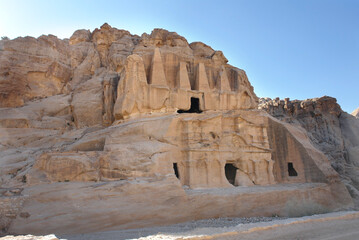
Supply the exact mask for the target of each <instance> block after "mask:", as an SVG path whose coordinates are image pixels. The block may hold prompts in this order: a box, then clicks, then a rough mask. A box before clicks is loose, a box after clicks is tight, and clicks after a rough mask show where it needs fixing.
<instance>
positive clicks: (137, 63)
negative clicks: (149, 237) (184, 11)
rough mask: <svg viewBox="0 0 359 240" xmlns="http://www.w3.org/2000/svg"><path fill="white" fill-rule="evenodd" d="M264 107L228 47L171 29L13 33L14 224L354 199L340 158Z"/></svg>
mask: <svg viewBox="0 0 359 240" xmlns="http://www.w3.org/2000/svg"><path fill="white" fill-rule="evenodd" d="M257 104H258V99H257V97H256V95H255V93H254V91H253V87H252V86H251V85H250V83H249V81H248V79H247V76H246V74H245V72H244V71H243V70H240V69H238V68H236V67H233V66H231V65H229V64H228V63H227V59H226V58H225V57H224V55H223V53H222V52H221V51H215V50H213V49H212V48H211V47H209V46H207V45H205V44H204V43H199V42H196V43H191V44H189V43H188V42H187V40H186V39H185V38H183V37H181V36H179V35H178V34H177V33H174V32H169V31H167V30H163V29H155V30H153V31H152V33H151V34H143V35H142V36H141V37H140V36H137V35H131V34H130V33H129V32H128V31H125V30H119V29H116V28H112V27H111V26H109V25H108V24H104V25H103V26H102V27H101V28H100V29H96V30H94V31H93V32H90V31H88V30H78V31H76V32H75V33H74V34H73V36H72V37H71V38H70V39H64V40H61V39H58V38H56V37H55V36H51V35H50V36H41V37H39V38H38V39H35V38H31V37H26V38H17V39H14V40H1V41H0V206H1V209H0V229H1V230H2V232H3V233H16V234H20V233H22V234H25V233H34V234H39V233H41V234H46V233H53V232H54V233H75V232H91V231H101V230H109V229H118V228H131V227H145V226H153V225H156V224H168V223H175V222H180V221H187V220H191V219H200V218H212V217H226V216H256V215H257V216H258V215H263V216H270V215H274V214H279V215H283V216H298V215H304V214H312V213H318V212H327V211H334V210H338V209H344V208H349V207H352V206H353V203H352V199H351V197H350V195H349V193H348V191H347V189H346V188H345V187H344V185H343V184H342V182H341V179H340V177H339V175H338V173H337V172H336V171H334V170H333V168H332V167H331V163H333V159H336V158H337V156H341V155H340V152H339V154H338V155H336V154H337V152H336V151H335V150H333V151H329V152H330V153H331V154H329V155H328V154H327V151H326V150H327V148H320V147H318V146H317V145H316V144H317V143H315V142H314V143H313V139H314V138H313V136H311V135H310V134H311V131H306V129H305V128H303V126H301V125H299V124H298V125H297V126H293V125H290V124H286V123H283V122H281V121H278V120H277V119H275V118H273V117H271V116H270V115H269V114H267V113H266V112H264V111H260V110H257ZM334 112H335V111H334ZM331 119H334V120H335V118H334V117H333V118H331ZM341 121H342V122H343V123H344V121H347V122H349V121H352V120H351V118H348V119H344V118H342V120H341ZM344 124H346V123H344ZM349 126H350V128H353V129H347V130H346V131H343V134H346V139H348V141H349V142H350V144H352V145H350V146H352V150H351V153H353V155H355V154H354V153H355V149H356V146H357V145H355V144H354V142H355V141H354V140H353V139H355V136H354V135H352V133H354V132H355V131H357V130H358V129H357V128H356V127H353V126H354V125H352V124H349V125H348V127H349ZM338 129H339V128H333V132H331V135H330V136H331V139H332V138H333V139H334V140H335V136H336V133H337V131H339V130H338ZM308 132H309V136H308ZM319 135H320V132H318V136H319ZM332 135H333V136H332ZM349 142H348V143H342V145H340V146H346V149H348V146H349V145H348V144H349ZM328 149H329V150H331V148H330V147H329V148H328ZM323 152H324V153H325V154H326V155H325V154H323ZM328 158H329V160H328ZM353 161H354V160H353ZM332 165H333V164H332ZM334 167H335V166H334ZM353 171H355V169H354V170H353ZM352 181H354V180H353V179H352ZM347 186H348V185H347Z"/></svg>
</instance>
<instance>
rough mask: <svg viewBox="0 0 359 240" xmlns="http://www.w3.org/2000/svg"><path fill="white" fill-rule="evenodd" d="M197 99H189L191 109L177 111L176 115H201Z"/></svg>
mask: <svg viewBox="0 0 359 240" xmlns="http://www.w3.org/2000/svg"><path fill="white" fill-rule="evenodd" d="M201 112H202V111H201V109H200V107H199V98H195V97H191V108H190V109H188V110H182V109H179V110H178V111H177V113H201Z"/></svg>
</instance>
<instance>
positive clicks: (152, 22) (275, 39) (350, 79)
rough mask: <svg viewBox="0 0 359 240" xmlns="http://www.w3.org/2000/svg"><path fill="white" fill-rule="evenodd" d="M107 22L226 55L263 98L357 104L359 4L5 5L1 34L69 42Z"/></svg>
mask: <svg viewBox="0 0 359 240" xmlns="http://www.w3.org/2000/svg"><path fill="white" fill-rule="evenodd" d="M105 22H107V23H109V24H110V25H111V26H113V27H116V28H120V29H126V30H129V31H130V32H131V33H132V34H138V35H141V34H142V33H143V32H147V33H150V32H151V30H152V29H153V28H165V29H167V30H170V31H175V32H177V33H178V34H180V35H182V36H184V37H185V38H187V40H188V41H189V42H193V41H201V42H204V43H206V44H208V45H210V46H211V47H212V48H214V49H215V50H222V51H223V52H224V54H225V56H226V57H227V58H228V60H229V63H230V64H232V65H234V66H236V67H239V68H241V69H244V70H245V71H246V72H247V75H248V77H249V80H250V82H251V83H252V85H253V86H254V90H255V92H256V94H257V95H258V96H260V97H271V98H274V97H280V98H285V97H290V98H291V99H306V98H313V97H321V96H324V95H328V96H333V97H335V98H337V100H338V102H339V104H340V105H341V106H342V108H343V110H345V111H347V112H352V111H353V110H354V109H355V108H357V107H359V0H246V1H241V0H233V1H227V0H216V1H214V0H213V1H211V0H162V1H159V0H154V1H151V0H142V1H140V0H127V1H120V0H118V1H109V0H108V1H106V0H101V1H100V0H98V1H91V0H88V1H81V0H62V1H55V0H42V1H40V0H22V1H20V0H0V36H8V37H10V38H15V37H18V36H27V35H29V36H34V37H38V36H39V35H41V34H53V35H56V36H58V37H60V38H69V37H70V36H71V35H72V33H73V32H74V31H75V30H77V29H90V30H94V29H95V28H98V27H100V26H101V25H102V24H103V23H105Z"/></svg>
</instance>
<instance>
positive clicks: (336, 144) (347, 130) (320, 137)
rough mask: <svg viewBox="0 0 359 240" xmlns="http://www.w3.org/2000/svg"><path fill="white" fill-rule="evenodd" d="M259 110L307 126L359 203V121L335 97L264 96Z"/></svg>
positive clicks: (358, 203)
mask: <svg viewBox="0 0 359 240" xmlns="http://www.w3.org/2000/svg"><path fill="white" fill-rule="evenodd" d="M259 109H263V110H266V111H267V112H268V113H269V114H271V115H272V116H274V117H276V118H277V119H280V120H282V121H284V122H287V123H289V124H291V125H293V126H297V127H301V128H304V129H305V131H306V132H307V134H308V136H309V138H310V140H311V142H312V143H313V144H314V145H315V147H316V148H318V149H320V150H321V151H322V152H323V153H324V154H325V155H326V156H327V157H328V159H329V160H330V163H331V166H332V167H333V168H334V169H335V170H336V171H337V172H338V173H339V175H340V176H341V178H342V180H343V182H344V183H345V185H346V186H347V188H348V190H349V192H350V194H351V195H352V197H353V198H354V199H355V201H356V206H357V207H358V206H359V120H358V119H356V118H355V117H353V116H352V115H350V114H348V113H346V112H344V111H342V109H341V108H340V106H339V105H338V103H337V101H336V99H335V98H332V97H327V96H324V97H321V98H314V99H307V100H303V101H300V100H293V101H290V100H289V99H284V100H280V99H278V98H277V99H269V98H261V99H260V104H259Z"/></svg>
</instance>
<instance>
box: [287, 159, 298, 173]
mask: <svg viewBox="0 0 359 240" xmlns="http://www.w3.org/2000/svg"><path fill="white" fill-rule="evenodd" d="M288 174H289V176H290V177H296V176H298V173H297V171H296V170H295V169H294V167H293V163H291V162H289V163H288Z"/></svg>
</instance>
